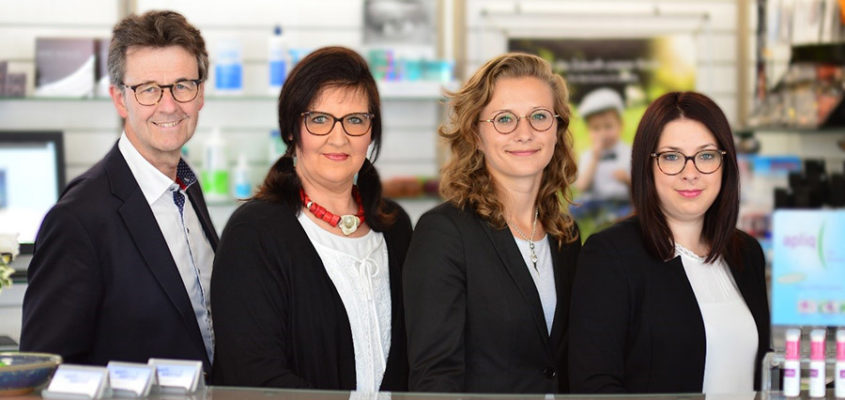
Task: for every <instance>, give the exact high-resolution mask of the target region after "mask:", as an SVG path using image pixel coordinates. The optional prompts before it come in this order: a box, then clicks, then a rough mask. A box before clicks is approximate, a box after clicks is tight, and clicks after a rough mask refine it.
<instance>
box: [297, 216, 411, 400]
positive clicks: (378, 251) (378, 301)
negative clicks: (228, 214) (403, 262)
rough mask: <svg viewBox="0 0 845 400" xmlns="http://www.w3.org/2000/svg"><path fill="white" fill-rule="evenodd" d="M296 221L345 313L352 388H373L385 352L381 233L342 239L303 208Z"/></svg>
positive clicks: (385, 273)
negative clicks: (351, 356)
mask: <svg viewBox="0 0 845 400" xmlns="http://www.w3.org/2000/svg"><path fill="white" fill-rule="evenodd" d="M298 219H299V223H300V224H301V225H302V228H303V229H304V230H305V233H306V234H307V235H308V239H309V240H310V241H311V243H312V244H313V245H314V248H315V249H317V254H319V255H320V259H321V260H322V261H323V265H324V266H325V267H326V272H327V273H328V275H329V278H331V280H332V283H333V284H334V286H335V288H336V289H337V292H338V294H339V295H340V299H341V300H342V301H343V306H344V308H346V314H347V315H348V316H349V326H350V327H351V329H352V346H353V349H354V351H355V379H356V382H357V387H356V390H358V391H361V392H377V391H378V390H379V387H380V386H381V380H382V378H383V377H384V370H385V367H386V365H387V356H388V354H390V326H391V325H390V322H391V302H390V273H389V270H388V257H387V244H386V243H385V242H384V235H382V234H381V233H380V232H375V231H372V230H371V231H370V232H368V233H367V234H366V235H364V236H362V237H358V238H349V237H343V236H338V235H335V234H332V233H330V232H327V231H326V230H324V229H323V228H320V227H319V226H318V225H317V223H315V222H314V221H312V220H311V219H310V218H308V216H307V215H305V213H304V212H303V213H300V214H299V217H298ZM397 278H398V277H397Z"/></svg>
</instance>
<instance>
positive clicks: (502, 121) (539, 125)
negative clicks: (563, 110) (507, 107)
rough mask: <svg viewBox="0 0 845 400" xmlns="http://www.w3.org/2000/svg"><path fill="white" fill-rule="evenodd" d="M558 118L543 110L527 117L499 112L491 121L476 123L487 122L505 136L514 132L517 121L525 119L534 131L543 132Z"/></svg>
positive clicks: (532, 112) (535, 111) (509, 112)
mask: <svg viewBox="0 0 845 400" xmlns="http://www.w3.org/2000/svg"><path fill="white" fill-rule="evenodd" d="M559 117H560V116H559V115H557V114H554V113H552V112H551V111H549V110H547V109H545V108H538V109H535V110H533V111H531V112H530V113H528V114H527V115H523V116H518V115H516V114H515V113H514V112H513V111H501V112H498V113H496V115H494V116H493V118H491V119H482V120H480V121H478V122H489V123H491V124H493V128H495V129H496V131H497V132H499V133H501V134H503V135H507V134H509V133H511V132H513V131H515V130H516V127H517V125H519V120H521V119H525V120H527V121H528V123H529V124H530V125H531V127H532V128H534V130H536V131H539V132H543V131H547V130H549V128H551V127H552V125H553V124H554V123H555V121H556V120H557V118H559Z"/></svg>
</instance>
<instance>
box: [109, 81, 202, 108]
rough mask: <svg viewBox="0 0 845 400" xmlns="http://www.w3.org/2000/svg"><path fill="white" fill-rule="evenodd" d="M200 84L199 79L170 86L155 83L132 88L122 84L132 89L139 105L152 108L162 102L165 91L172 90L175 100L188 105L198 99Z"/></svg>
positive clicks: (171, 93) (177, 82)
mask: <svg viewBox="0 0 845 400" xmlns="http://www.w3.org/2000/svg"><path fill="white" fill-rule="evenodd" d="M200 82H202V81H201V80H199V79H186V80H181V81H176V83H173V84H170V85H159V84H158V83H155V82H147V83H141V84H138V85H132V86H129V85H127V84H125V83H121V85H123V86H124V87H127V88H129V89H132V91H133V92H135V100H137V101H138V104H141V105H142V106H152V105H156V104H158V102H159V101H161V98H162V96H164V89H169V90H170V95H171V96H173V100H176V101H178V102H180V103H187V102H189V101H191V100H193V99H195V98H197V93H199V85H200Z"/></svg>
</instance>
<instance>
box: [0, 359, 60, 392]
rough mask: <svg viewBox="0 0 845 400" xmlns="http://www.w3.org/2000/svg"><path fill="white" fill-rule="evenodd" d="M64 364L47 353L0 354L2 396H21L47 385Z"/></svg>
mask: <svg viewBox="0 0 845 400" xmlns="http://www.w3.org/2000/svg"><path fill="white" fill-rule="evenodd" d="M61 363H62V357H61V356H58V355H56V354H46V353H17V352H8V353H0V396H4V395H5V396H11V395H21V394H25V393H29V392H31V391H32V390H33V389H35V388H37V387H39V386H41V385H43V384H45V383H46V382H47V381H48V380H49V379H50V377H51V376H53V372H54V371H55V370H56V368H57V367H58V366H59V364H61Z"/></svg>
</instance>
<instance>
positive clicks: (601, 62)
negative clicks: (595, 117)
mask: <svg viewBox="0 0 845 400" xmlns="http://www.w3.org/2000/svg"><path fill="white" fill-rule="evenodd" d="M508 50H509V51H521V52H526V53H531V54H537V55H539V56H540V57H543V58H544V59H546V60H548V61H549V62H551V63H552V67H553V68H554V70H555V72H558V73H560V74H561V75H562V76H563V77H564V78H565V79H566V83H567V86H568V87H569V91H570V102H571V103H572V105H573V110H574V111H575V112H576V113H577V110H578V105H579V104H580V103H581V99H582V98H583V97H584V95H586V94H588V93H589V92H591V91H592V90H594V89H597V88H601V87H607V88H611V89H613V90H615V91H617V92H618V93H619V95H620V96H621V97H622V99H623V101H624V103H625V115H624V116H623V119H624V131H623V135H622V138H623V140H627V141H628V142H630V141H631V139H633V134H634V132H635V131H636V127H637V123H638V122H639V119H640V116H642V113H643V112H644V111H645V108H646V107H647V106H648V104H649V102H650V101H651V100H654V99H655V98H657V97H659V96H660V95H662V94H664V93H666V92H670V91H676V90H694V89H695V80H696V68H695V65H696V54H695V42H694V40H693V38H692V37H691V36H689V35H676V36H665V37H657V38H634V39H631V38H625V39H621V38H619V39H614V38H607V39H532V38H512V39H509V40H508ZM576 119H577V118H576ZM573 122H577V121H575V119H573ZM579 133H581V134H584V135H585V133H584V127H583V125H580V124H575V126H573V134H575V135H576V143H577V142H578V140H577V139H578V134H579ZM582 143H583V141H582ZM576 148H577V146H576Z"/></svg>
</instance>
